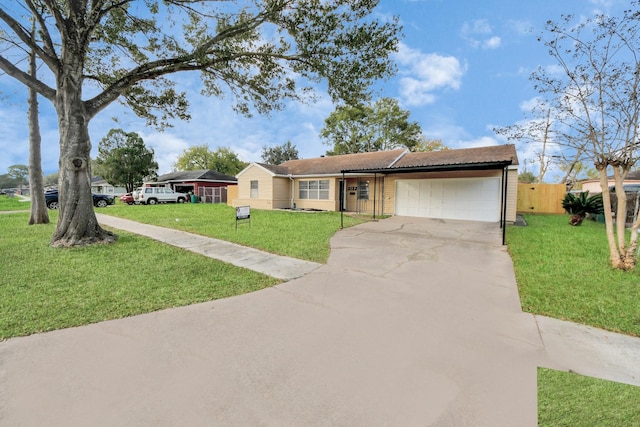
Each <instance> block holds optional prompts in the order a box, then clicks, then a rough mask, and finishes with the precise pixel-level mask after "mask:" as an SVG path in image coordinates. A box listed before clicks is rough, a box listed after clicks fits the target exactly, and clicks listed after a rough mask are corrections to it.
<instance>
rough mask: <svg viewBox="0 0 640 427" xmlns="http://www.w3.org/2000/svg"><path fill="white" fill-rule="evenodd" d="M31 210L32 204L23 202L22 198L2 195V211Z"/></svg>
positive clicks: (0, 208) (0, 196)
mask: <svg viewBox="0 0 640 427" xmlns="http://www.w3.org/2000/svg"><path fill="white" fill-rule="evenodd" d="M29 209H31V203H29V202H23V201H21V200H20V197H18V196H12V197H9V196H7V195H6V194H0V211H19V210H27V211H28V210H29Z"/></svg>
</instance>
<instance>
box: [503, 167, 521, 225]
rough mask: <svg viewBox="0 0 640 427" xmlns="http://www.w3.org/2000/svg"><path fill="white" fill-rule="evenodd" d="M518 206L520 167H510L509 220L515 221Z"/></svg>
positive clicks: (508, 182) (508, 183)
mask: <svg viewBox="0 0 640 427" xmlns="http://www.w3.org/2000/svg"><path fill="white" fill-rule="evenodd" d="M517 206H518V168H517V167H515V168H513V169H509V171H508V175H507V217H506V220H507V222H515V220H516V211H517Z"/></svg>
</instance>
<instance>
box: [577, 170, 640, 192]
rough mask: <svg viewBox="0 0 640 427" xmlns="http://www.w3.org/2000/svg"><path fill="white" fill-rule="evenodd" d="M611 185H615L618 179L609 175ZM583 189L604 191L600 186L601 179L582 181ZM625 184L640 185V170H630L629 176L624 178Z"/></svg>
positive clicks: (608, 179)
mask: <svg viewBox="0 0 640 427" xmlns="http://www.w3.org/2000/svg"><path fill="white" fill-rule="evenodd" d="M607 181H608V183H609V187H611V186H612V185H615V183H616V181H615V180H614V179H613V175H612V176H608V177H607ZM580 184H581V187H580V189H581V191H588V192H589V193H591V194H593V193H602V187H600V180H599V179H586V180H584V181H581V182H580ZM624 185H640V171H633V172H629V174H628V175H627V178H626V179H625V180H624Z"/></svg>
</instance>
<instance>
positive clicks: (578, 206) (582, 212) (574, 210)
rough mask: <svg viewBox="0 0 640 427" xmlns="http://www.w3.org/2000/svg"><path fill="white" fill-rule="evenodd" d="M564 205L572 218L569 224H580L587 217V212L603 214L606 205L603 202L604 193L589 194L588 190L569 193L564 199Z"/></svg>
mask: <svg viewBox="0 0 640 427" xmlns="http://www.w3.org/2000/svg"><path fill="white" fill-rule="evenodd" d="M562 207H563V209H564V210H565V211H567V213H568V214H569V215H571V218H570V219H569V224H571V225H580V224H582V221H583V220H584V219H585V218H586V216H587V214H602V213H603V212H604V205H603V204H602V194H600V193H598V194H594V195H593V196H589V192H588V191H584V192H582V193H579V194H578V195H576V194H574V193H567V195H566V196H564V199H563V200H562Z"/></svg>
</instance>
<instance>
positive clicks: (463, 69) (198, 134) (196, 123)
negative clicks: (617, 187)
mask: <svg viewBox="0 0 640 427" xmlns="http://www.w3.org/2000/svg"><path fill="white" fill-rule="evenodd" d="M625 7H629V2H628V1H623V0H562V1H557V0H553V1H552V0H537V1H535V2H531V1H529V2H523V1H514V0H488V1H460V0H382V1H381V3H380V5H379V7H378V9H377V13H379V14H380V17H381V18H382V19H384V18H385V17H387V16H389V15H397V16H399V18H400V21H401V24H402V25H403V28H404V38H403V39H402V42H401V45H400V50H399V52H398V54H397V55H396V56H395V60H396V63H397V65H398V74H397V76H395V77H394V78H393V79H391V80H389V81H387V82H385V83H384V84H383V85H382V86H381V92H380V96H385V97H392V98H396V99H398V100H399V101H400V105H401V106H402V108H404V109H406V110H409V111H410V112H411V120H415V121H417V122H418V123H419V124H420V126H421V127H422V130H423V133H424V134H425V136H426V137H428V138H430V139H441V140H442V141H443V142H444V144H445V145H447V146H449V147H451V148H466V147H477V146H487V145H496V144H504V143H506V142H507V141H505V140H504V139H501V137H498V136H496V135H495V133H494V132H493V128H494V127H496V126H507V125H511V124H514V123H516V122H517V121H519V120H521V119H522V118H523V114H524V112H525V111H526V110H528V108H527V107H526V106H527V105H528V103H529V102H530V101H531V100H532V99H533V98H534V97H535V96H536V93H535V92H534V90H533V86H532V83H531V82H530V81H529V76H530V74H531V72H532V71H533V70H534V69H535V68H536V67H538V66H543V67H546V66H552V65H554V63H553V60H552V58H551V57H550V56H549V55H548V54H547V53H546V49H545V48H544V46H543V45H542V43H540V42H538V41H537V40H536V36H537V35H539V34H540V33H541V31H542V30H543V29H544V24H545V22H546V21H547V20H550V19H551V20H559V19H560V17H561V15H562V14H574V15H577V16H591V15H593V14H594V12H607V13H613V14H619V13H620V11H621V10H622V9H623V8H625ZM179 80H180V83H181V86H180V88H182V89H183V90H186V91H187V92H188V94H189V100H190V102H191V115H192V119H191V120H190V121H189V122H174V123H173V125H174V127H173V128H170V129H167V130H165V131H164V132H158V131H157V130H155V129H153V128H150V127H147V126H146V125H145V123H144V121H142V120H140V119H138V118H136V117H135V116H134V115H133V113H131V112H130V111H128V110H127V109H125V108H124V107H122V106H120V105H119V104H118V103H114V104H112V105H111V106H110V107H108V108H107V109H106V110H104V111H103V112H101V113H100V114H99V115H98V116H97V117H96V118H94V119H93V120H92V122H91V124H90V133H91V139H92V143H93V150H92V157H94V158H95V157H96V155H97V146H98V142H99V140H100V139H101V138H102V137H103V136H104V135H106V134H107V132H108V131H109V129H112V128H117V127H120V128H122V129H124V130H125V131H128V132H137V133H138V134H140V135H141V136H142V137H143V139H144V141H145V143H146V144H147V146H149V147H152V148H153V149H154V150H155V153H156V160H157V161H158V163H159V165H160V171H159V172H160V173H161V174H162V173H166V172H170V171H171V167H172V164H173V163H174V162H175V161H176V158H177V156H179V155H180V154H181V153H182V152H183V150H184V149H185V148H188V147H189V146H190V145H202V144H208V145H209V147H210V148H211V149H215V148H217V147H229V148H231V149H232V150H233V151H234V152H236V153H237V154H238V156H239V157H240V158H241V159H242V160H244V161H247V162H251V161H260V160H261V158H260V154H261V149H262V147H263V146H274V145H280V144H283V143H285V142H287V141H291V142H292V144H294V145H295V146H296V147H297V148H298V151H299V153H300V156H301V157H302V158H311V157H318V156H320V155H322V154H324V153H325V152H326V151H327V149H329V147H328V146H327V145H325V144H323V143H322V141H321V139H320V137H319V132H320V129H322V127H323V125H324V119H325V118H326V117H327V116H328V115H329V114H330V113H331V112H332V111H333V110H334V105H332V103H331V102H330V100H329V99H328V98H327V96H326V95H325V94H323V93H320V97H319V100H318V102H317V103H315V104H311V105H301V104H296V103H292V104H290V105H289V106H288V108H287V109H286V110H284V111H281V112H275V113H273V114H272V115H271V116H270V117H264V116H257V115H256V116H254V117H253V118H245V117H244V116H240V115H237V114H236V113H234V112H233V111H232V109H231V107H230V100H228V99H216V98H205V97H202V96H201V95H199V88H198V79H197V76H195V75H194V76H193V78H192V77H190V76H182V77H180V79H179ZM0 92H1V94H2V98H0V101H1V103H0V148H1V150H0V151H1V152H2V155H0V174H1V173H6V170H7V168H8V167H9V166H10V165H13V164H28V155H29V145H28V128H27V115H26V110H27V109H26V96H27V91H26V88H24V87H22V86H21V85H19V84H18V83H16V82H15V81H13V80H12V79H11V78H10V77H7V76H4V75H2V76H0ZM114 118H117V120H118V122H117V123H115V122H114V121H113V119H114ZM40 120H41V123H40V125H41V133H42V141H43V142H42V152H43V159H42V163H43V169H44V171H45V174H49V173H53V172H56V171H57V169H58V151H59V146H58V130H57V122H56V117H55V113H54V111H53V109H52V107H51V105H50V104H49V102H48V101H47V100H45V99H44V98H40ZM534 148H535V147H531V146H529V145H522V146H518V156H519V158H520V163H521V164H525V163H527V162H526V161H527V159H530V158H533V156H532V154H531V152H532V149H534ZM528 168H529V170H532V171H533V172H534V173H536V170H537V169H536V166H535V165H529V166H528ZM556 177H557V175H556ZM553 180H554V174H553V172H551V173H550V174H549V175H548V176H547V181H548V182H553Z"/></svg>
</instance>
